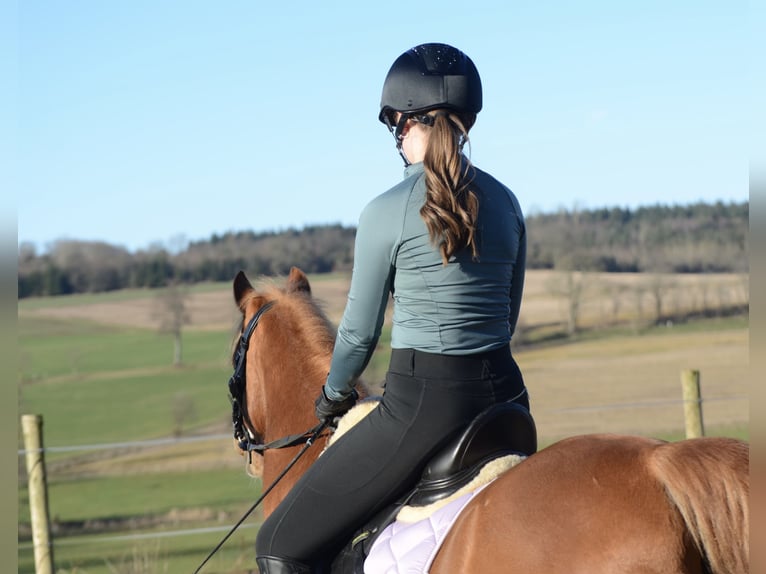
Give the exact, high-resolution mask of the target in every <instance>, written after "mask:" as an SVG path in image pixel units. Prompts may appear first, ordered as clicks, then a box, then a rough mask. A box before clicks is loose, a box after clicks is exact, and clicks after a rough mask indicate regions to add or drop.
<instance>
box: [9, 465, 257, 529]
mask: <svg viewBox="0 0 766 574" xmlns="http://www.w3.org/2000/svg"><path fill="white" fill-rule="evenodd" d="M234 456H236V455H234ZM19 486H20V487H21V489H20V492H19V523H20V524H27V523H29V498H28V493H27V489H26V485H22V484H20V485H19ZM260 491H261V483H260V479H256V478H251V477H250V476H248V475H247V474H246V473H245V471H244V467H242V469H241V470H232V469H228V468H227V469H222V470H219V469H216V470H200V471H194V472H162V473H146V474H137V475H132V474H131V475H122V476H93V477H79V478H71V479H66V478H65V479H57V478H56V476H55V475H53V476H51V477H50V480H49V482H48V493H49V511H50V516H51V519H52V520H53V521H54V522H59V521H61V522H84V521H86V520H104V521H108V520H121V521H126V520H130V519H134V518H139V517H141V516H146V515H150V514H151V515H155V516H160V515H163V514H166V513H168V512H170V511H172V510H186V509H214V510H215V512H214V513H213V514H214V515H216V514H217V513H219V512H220V513H227V514H231V513H234V514H236V513H240V514H242V513H244V510H245V508H246V507H247V506H248V504H245V503H247V502H248V501H251V503H252V501H255V499H256V498H258V496H259V495H260ZM200 516H203V515H202V514H200ZM203 520H204V518H203ZM207 520H210V519H209V518H208V519H207Z"/></svg>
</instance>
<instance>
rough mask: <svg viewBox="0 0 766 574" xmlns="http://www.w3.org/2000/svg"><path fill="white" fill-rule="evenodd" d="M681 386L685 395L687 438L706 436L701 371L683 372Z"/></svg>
mask: <svg viewBox="0 0 766 574" xmlns="http://www.w3.org/2000/svg"><path fill="white" fill-rule="evenodd" d="M681 387H682V388H683V396H684V422H685V423H686V438H697V437H701V436H705V427H704V425H703V423H702V397H701V393H700V372H699V371H693V370H687V371H682V372H681Z"/></svg>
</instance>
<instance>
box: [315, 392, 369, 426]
mask: <svg viewBox="0 0 766 574" xmlns="http://www.w3.org/2000/svg"><path fill="white" fill-rule="evenodd" d="M358 398H359V393H357V392H356V389H351V393H350V394H349V395H347V396H346V397H345V398H344V399H343V400H341V401H333V400H332V399H330V398H328V396H327V393H326V392H325V390H324V386H323V387H322V392H321V393H320V394H319V396H318V397H317V400H316V402H314V412H315V413H316V416H317V418H318V419H319V420H320V421H323V422H324V421H326V422H329V423H332V421H333V419H334V418H336V417H342V416H343V415H345V414H346V413H347V412H348V411H349V409H350V408H351V407H353V406H354V405H355V404H356V400H357V399H358Z"/></svg>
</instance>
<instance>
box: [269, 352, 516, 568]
mask: <svg viewBox="0 0 766 574" xmlns="http://www.w3.org/2000/svg"><path fill="white" fill-rule="evenodd" d="M508 400H514V401H515V402H518V403H520V404H521V405H523V406H525V407H526V408H529V400H528V397H527V393H526V390H525V388H524V381H523V379H522V376H521V372H520V371H519V368H518V366H517V365H516V362H515V361H514V359H513V357H512V356H511V353H510V349H509V348H507V347H503V348H502V349H499V350H494V351H489V352H486V353H481V354H477V355H469V356H454V355H451V356H447V355H434V354H429V353H422V352H419V351H413V350H410V349H395V350H394V351H393V353H392V355H391V363H390V365H389V370H388V372H387V374H386V383H385V392H384V394H383V400H382V402H381V403H380V405H378V406H377V407H376V408H375V409H374V410H373V411H372V412H371V413H370V414H369V415H367V416H366V417H365V418H364V419H362V420H361V421H360V422H359V423H358V424H356V425H355V426H354V427H353V428H352V429H351V430H349V431H348V432H347V433H346V434H345V435H343V436H342V437H340V438H339V439H338V441H337V442H336V443H335V444H333V445H332V446H331V447H330V448H329V449H327V451H326V452H325V453H324V454H322V456H320V457H319V459H317V461H316V463H314V464H313V465H312V466H311V468H310V469H309V470H308V472H306V474H305V475H304V476H303V477H301V479H300V480H299V481H298V483H297V484H296V485H295V487H294V488H293V489H292V490H291V491H290V492H289V493H288V495H287V496H286V497H285V499H284V500H283V501H282V503H281V504H280V505H279V506H278V507H277V509H276V510H275V511H274V513H273V514H271V515H270V516H269V517H268V518H267V520H266V521H265V522H264V523H263V525H262V526H261V529H260V531H259V533H258V538H257V541H256V552H257V554H258V556H278V557H281V558H287V559H291V560H296V561H299V562H303V563H306V564H310V565H316V564H318V563H321V562H325V561H327V560H329V559H330V558H332V556H334V555H335V554H336V553H337V552H338V551H340V549H341V548H342V547H343V545H344V544H345V543H346V542H348V541H349V539H350V538H351V536H352V535H353V534H354V532H355V531H356V530H357V529H358V528H359V527H361V526H362V525H363V524H364V523H365V522H366V521H367V520H369V519H370V518H371V517H372V516H373V515H374V514H375V513H376V512H377V511H379V510H380V509H382V508H383V507H385V506H386V505H388V504H390V503H392V502H394V501H395V500H396V499H398V498H399V497H400V496H402V495H403V494H404V493H405V491H407V490H408V489H410V488H412V487H413V486H414V484H415V482H417V479H418V478H419V476H420V474H421V473H422V471H423V468H424V466H425V464H426V463H427V461H428V459H429V458H430V457H431V456H432V455H433V454H435V453H436V452H437V451H438V449H439V447H441V446H442V445H443V444H444V443H445V442H446V441H447V440H449V439H450V438H452V437H453V436H455V434H456V433H458V432H459V431H460V430H462V429H464V428H465V427H466V425H468V423H469V422H470V421H471V420H472V419H473V418H474V417H476V415H478V414H479V413H480V412H481V411H483V410H484V409H486V408H487V407H489V406H491V405H493V404H495V403H499V402H504V401H508Z"/></svg>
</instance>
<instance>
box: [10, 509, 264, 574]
mask: <svg viewBox="0 0 766 574" xmlns="http://www.w3.org/2000/svg"><path fill="white" fill-rule="evenodd" d="M254 526H255V524H254V523H253V522H252V521H250V522H246V523H245V524H243V526H242V527H240V529H239V530H238V531H237V532H235V534H234V535H233V536H232V537H231V538H230V539H229V540H228V541H227V542H226V544H225V545H224V546H223V547H222V548H221V550H219V551H218V552H217V553H216V555H215V556H213V558H211V560H210V561H209V562H208V563H207V564H206V565H205V568H204V569H203V572H204V573H205V574H223V573H226V574H240V573H241V574H246V573H249V572H253V569H254V568H255V533H256V530H255V529H254ZM227 528H228V527H227ZM225 534H226V531H225V530H224V531H221V530H216V531H212V532H211V531H205V530H202V529H201V531H200V532H193V531H192V532H190V533H186V534H183V535H180V536H176V535H174V533H173V532H172V531H170V532H169V531H154V532H137V533H131V534H129V535H128V536H131V535H132V536H134V537H135V538H133V539H130V538H128V539H117V537H116V536H113V535H109V534H107V535H97V536H82V537H77V538H74V539H66V540H62V541H61V542H60V543H59V544H56V545H55V546H54V561H55V565H56V572H57V574H190V573H191V572H194V570H195V569H196V568H197V567H198V566H199V565H200V564H201V563H202V561H203V560H204V559H205V557H206V556H207V555H208V553H209V552H210V551H211V550H212V549H213V548H214V547H215V546H216V544H218V542H219V541H220V540H221V539H222V538H223V537H224V536H225ZM120 536H122V535H120ZM18 564H19V567H18V573H19V574H34V572H35V567H34V556H33V552H32V547H31V544H22V545H20V547H19V552H18Z"/></svg>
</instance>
